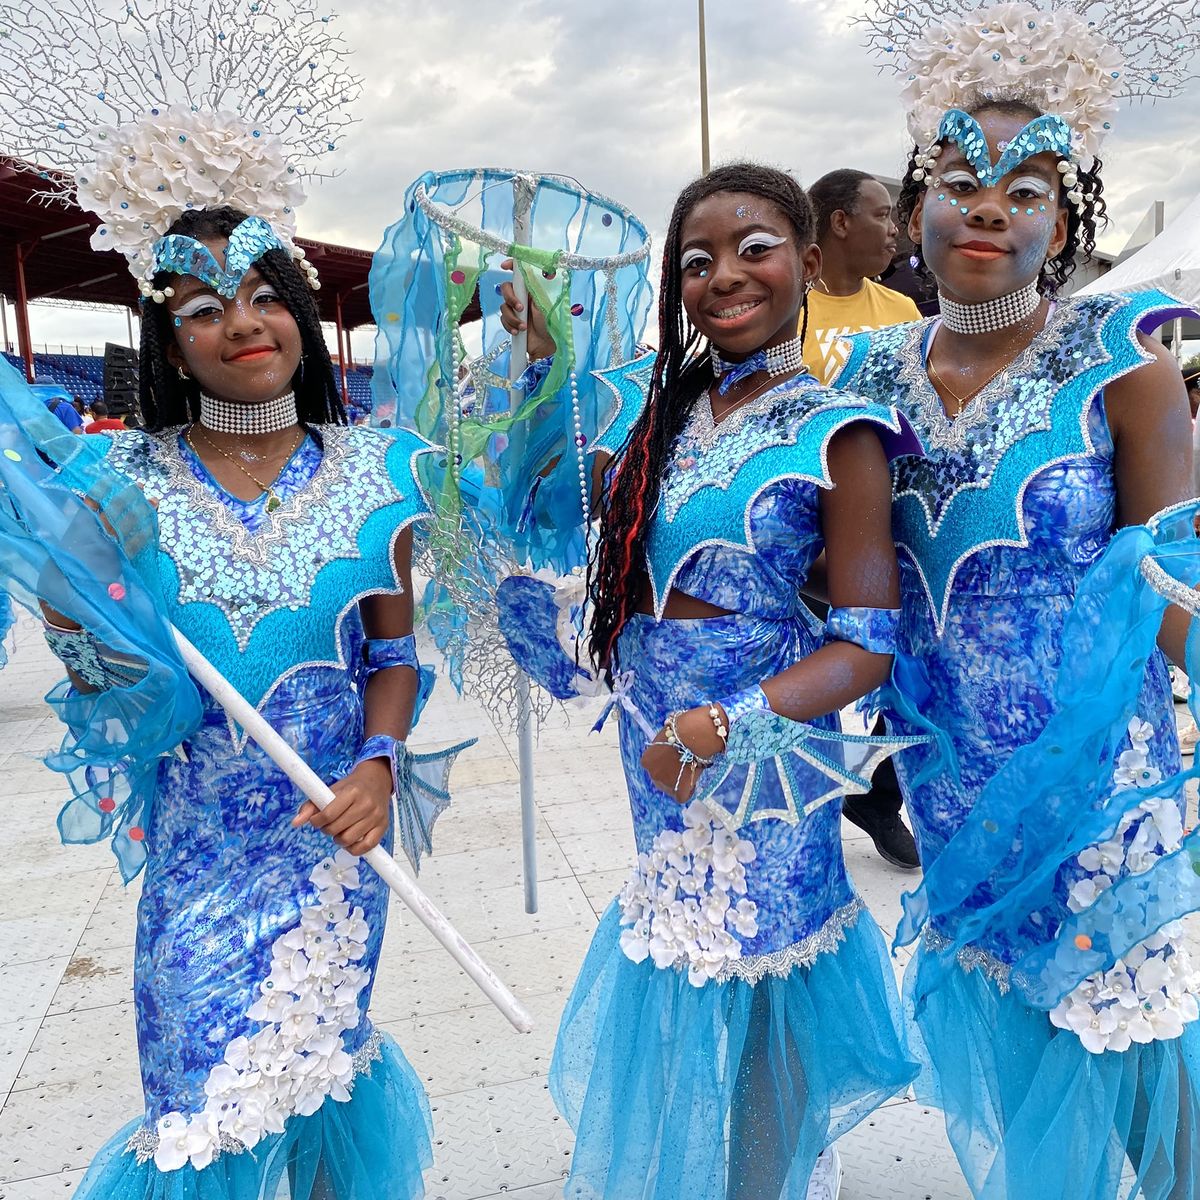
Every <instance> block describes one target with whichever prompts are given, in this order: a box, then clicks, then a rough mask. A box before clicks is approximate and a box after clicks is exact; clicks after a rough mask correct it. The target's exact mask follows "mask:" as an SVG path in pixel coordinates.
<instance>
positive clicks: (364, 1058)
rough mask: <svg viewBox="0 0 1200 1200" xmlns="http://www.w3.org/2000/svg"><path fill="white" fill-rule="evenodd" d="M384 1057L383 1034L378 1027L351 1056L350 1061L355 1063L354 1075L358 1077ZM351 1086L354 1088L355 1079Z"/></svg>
mask: <svg viewBox="0 0 1200 1200" xmlns="http://www.w3.org/2000/svg"><path fill="white" fill-rule="evenodd" d="M382 1058H383V1034H382V1033H380V1032H379V1030H378V1029H372V1030H371V1033H370V1036H369V1037H368V1038H367V1040H366V1041H365V1042H363V1044H362V1045H361V1046H359V1048H358V1049H357V1050H355V1052H354V1053H353V1054H352V1055H351V1056H350V1062H351V1064H352V1065H353V1069H354V1075H355V1078H357V1077H358V1076H359V1075H361V1074H362V1073H363V1072H364V1071H369V1070H370V1069H371V1064H372V1063H373V1062H379V1061H380V1059H382ZM350 1086H351V1088H353V1086H354V1080H351V1081H350Z"/></svg>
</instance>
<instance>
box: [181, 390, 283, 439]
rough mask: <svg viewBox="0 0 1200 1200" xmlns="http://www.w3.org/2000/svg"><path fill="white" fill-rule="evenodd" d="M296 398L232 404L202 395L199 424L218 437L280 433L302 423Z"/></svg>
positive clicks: (279, 397)
mask: <svg viewBox="0 0 1200 1200" xmlns="http://www.w3.org/2000/svg"><path fill="white" fill-rule="evenodd" d="M299 419H300V418H299V416H298V415H297V413H296V397H295V394H294V393H292V392H284V393H283V395H282V396H278V397H277V398H276V399H274V400H268V401H267V402H266V403H265V404H231V403H230V402H229V401H228V400H218V399H217V398H216V397H215V396H210V395H208V394H207V393H206V392H201V393H200V424H201V425H203V426H204V427H205V428H206V429H211V430H213V431H214V432H216V433H235V434H238V433H240V434H248V433H278V432H279V431H280V430H281V429H290V428H291V427H292V426H293V425H295V424H297V423H298V422H299Z"/></svg>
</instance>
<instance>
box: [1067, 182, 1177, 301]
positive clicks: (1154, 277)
mask: <svg viewBox="0 0 1200 1200" xmlns="http://www.w3.org/2000/svg"><path fill="white" fill-rule="evenodd" d="M1152 288H1158V289H1159V290H1161V291H1164V292H1168V293H1169V294H1170V295H1172V296H1176V297H1178V298H1179V299H1180V300H1182V301H1184V303H1185V304H1189V305H1192V306H1200V196H1197V197H1196V198H1195V199H1194V200H1193V201H1192V202H1191V204H1189V205H1188V206H1187V208H1185V209H1184V210H1183V212H1181V213H1180V214H1179V216H1178V217H1176V218H1175V220H1174V221H1172V222H1171V223H1170V224H1169V225H1168V226H1167V227H1166V228H1165V229H1164V230H1163V231H1162V233H1160V234H1159V235H1158V237H1156V238H1155V239H1154V240H1153V241H1152V242H1149V243H1148V244H1147V245H1145V246H1143V247H1142V248H1141V249H1140V250H1139V251H1138V252H1137V253H1136V254H1132V255H1130V256H1129V257H1128V258H1127V259H1125V261H1124V262H1121V263H1118V264H1117V265H1116V266H1115V267H1113V269H1112V270H1111V271H1109V272H1107V273H1106V274H1104V275H1101V276H1100V278H1099V279H1095V280H1093V281H1092V282H1091V283H1089V284H1088V285H1087V286H1086V287H1083V288H1080V289H1079V291H1078V292H1077V293H1076V295H1080V296H1086V295H1089V294H1091V293H1094V292H1145V291H1149V290H1151V289H1152Z"/></svg>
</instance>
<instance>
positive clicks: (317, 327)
mask: <svg viewBox="0 0 1200 1200" xmlns="http://www.w3.org/2000/svg"><path fill="white" fill-rule="evenodd" d="M245 219H246V214H245V213H243V212H239V211H238V210H237V209H236V208H229V207H224V208H204V209H194V210H191V209H190V210H188V211H187V212H185V213H183V214H182V215H181V216H180V217H179V219H178V220H177V221H176V222H175V223H174V224H173V225H172V226H171V228H170V229H169V230H167V232H168V233H179V234H184V235H186V236H187V237H193V238H196V239H197V240H203V239H205V238H227V237H229V235H230V234H231V233H233V231H234V230H235V229H236V228H237V227H238V225H240V224H241V223H242V222H243V221H244V220H245ZM255 265H256V266H257V267H258V270H259V272H260V274H261V275H262V277H263V279H264V280H265V282H267V283H269V284H270V285H271V287H273V288H274V289H275V293H276V295H278V297H279V299H280V300H281V301H282V302H283V305H284V307H286V308H287V310H288V312H290V313H291V314H292V316H293V317H294V318H295V320H296V325H297V326H298V327H299V330H300V342H301V346H302V352H303V358H302V359H301V360H300V369H299V370H298V371H297V372H296V374H295V376H294V377H293V379H292V390H293V391H294V392H295V393H296V411H297V414H298V415H299V417H300V420H301V421H304V422H305V423H306V424H310V425H319V424H337V425H344V424H345V423H346V410H345V408H344V407H343V406H342V400H341V397H340V396H339V394H338V389H337V382H336V380H335V379H334V374H333V362H332V360H331V359H330V357H329V347H328V346H326V344H325V335H324V333H323V332H322V330H321V318H320V315H319V314H318V312H317V304H316V301H315V300H314V299H313V293H312V288H311V287H309V285H308V282H307V280H306V279H305V278H304V275H303V274H302V273H301V271H300V268H299V267H298V266H297V265H296V262H295V260H294V259H293V258H292V257H291V255H289V254H288V253H287V252H286V251H284V250H268V251H267V253H266V254H264V255H263V256H262V258H260V259H259V260H258V261H257V263H256V264H255ZM174 278H176V277H175V276H173V275H171V274H169V273H167V272H162V273H160V274H159V275H157V276H156V277H155V280H154V286H155V287H156V288H159V289H161V288H164V287H169V286H170V284H171V281H172V279H174ZM174 341H175V329H174V326H173V325H172V323H171V314H170V311H169V309H168V306H167V305H166V304H156V303H155V302H154V301H153V300H143V301H142V351H141V362H140V365H139V372H138V392H139V398H140V401H141V408H142V419H143V421H144V422H145V425H146V428H147V429H149V430H151V431H154V430H159V429H167V428H170V427H172V426H174V425H184V424H186V423H187V422H189V421H195V420H196V419H197V418H198V417H199V416H200V386H199V384H197V382H196V381H195V379H192V378H190V377H188V378H186V379H181V378H180V377H179V373H178V372H177V371H176V370H175V368H174V367H173V366H171V363H170V360H169V359H168V358H167V347H168V346H170V345H172V344H173V343H174Z"/></svg>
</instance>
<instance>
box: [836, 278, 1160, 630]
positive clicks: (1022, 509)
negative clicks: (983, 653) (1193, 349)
mask: <svg viewBox="0 0 1200 1200" xmlns="http://www.w3.org/2000/svg"><path fill="white" fill-rule="evenodd" d="M1175 308H1178V303H1177V302H1176V301H1172V300H1171V299H1170V297H1167V296H1164V295H1163V294H1161V293H1155V292H1145V293H1139V294H1138V295H1136V296H1133V297H1129V296H1108V295H1100V296H1088V297H1085V298H1083V299H1078V300H1065V301H1062V302H1060V303H1059V304H1058V306H1057V307H1056V309H1055V310H1054V311H1053V313H1052V314H1051V316H1050V318H1049V320H1048V321H1047V323H1046V327H1045V329H1044V330H1043V331H1042V333H1041V334H1039V336H1038V337H1037V338H1035V339H1034V341H1033V343H1032V344H1031V345H1030V346H1029V347H1028V349H1027V350H1026V351H1025V352H1024V353H1023V354H1021V355H1020V356H1018V358H1017V359H1016V360H1015V361H1014V362H1013V364H1012V365H1011V366H1010V367H1008V368H1007V369H1006V370H1005V371H1003V372H1002V373H1001V374H1000V375H999V376H998V377H997V378H996V379H995V380H993V381H992V382H991V383H990V384H989V385H988V386H987V387H985V388H984V389H983V390H982V391H981V392H980V393H979V394H978V395H977V396H975V397H974V398H973V399H972V400H971V401H970V402H969V403H968V404H967V405H966V407H965V408H964V409H963V412H962V415H961V416H959V417H958V418H957V419H955V420H953V421H951V420H950V418H949V417H948V416H947V415H946V412H945V410H944V408H943V406H942V402H941V400H940V398H939V397H938V395H937V393H936V391H935V390H934V389H933V386H932V384H931V383H930V382H929V378H928V375H927V373H926V370H925V358H926V354H927V352H928V347H929V342H930V340H931V336H932V334H933V332H934V330H935V322H934V321H933V320H929V321H923V322H920V323H918V324H915V325H906V326H895V327H892V328H888V329H882V330H877V331H875V332H873V333H867V334H858V335H856V336H855V337H854V338H853V339H852V349H851V353H850V356H849V359H848V361H847V364H846V367H845V369H844V370H843V372H842V374H841V375H840V376H839V379H838V383H839V385H840V386H843V387H846V388H849V389H850V390H852V391H854V392H856V393H858V394H861V395H865V396H868V397H870V398H871V399H873V400H876V401H878V402H879V403H883V404H894V405H896V406H897V407H898V408H899V409H900V410H901V411H902V412H904V413H905V415H906V416H907V417H908V418H909V419H910V420H911V421H912V422H913V424H914V426H915V427H916V429H917V432H918V433H919V435H920V437H921V440H922V442H923V443H924V444H925V447H926V451H927V453H926V457H924V458H909V457H904V458H901V459H899V460H898V461H897V463H896V465H895V471H894V480H895V487H894V495H895V503H894V509H893V522H894V526H895V531H896V540H897V545H898V546H900V547H901V548H902V549H903V550H904V551H906V552H907V555H908V557H909V558H910V560H911V562H912V563H913V564H914V566H915V568H916V570H917V571H918V573H919V574H920V576H921V578H922V580H923V584H924V589H925V591H926V593H927V595H928V602H929V605H930V607H931V608H932V610H933V613H934V616H935V619H936V620H937V622H938V624H939V626H940V625H941V624H942V623H943V622H944V620H945V618H946V611H947V606H948V605H949V603H950V597H951V594H952V592H953V591H954V590H955V589H956V587H957V586H958V584H957V580H958V578H959V576H960V575H961V574H962V573H963V572H964V571H967V572H970V571H971V570H972V568H971V565H970V564H972V563H973V562H974V561H975V560H976V559H978V557H979V555H980V552H981V551H984V550H987V549H989V548H991V547H1002V546H1013V547H1024V546H1025V545H1026V544H1027V543H1028V542H1029V540H1030V539H1031V538H1033V537H1035V536H1036V531H1035V530H1034V529H1033V528H1031V526H1030V521H1031V520H1032V519H1033V517H1034V514H1035V513H1036V511H1037V507H1038V505H1037V503H1036V501H1034V502H1033V503H1031V504H1029V505H1028V506H1027V505H1026V499H1027V497H1026V490H1027V489H1029V488H1031V487H1032V485H1033V481H1034V479H1035V477H1037V476H1039V475H1041V474H1042V473H1043V472H1045V471H1046V470H1047V469H1048V468H1050V467H1052V466H1053V464H1057V463H1062V464H1075V465H1076V469H1083V470H1085V471H1089V470H1091V471H1092V472H1093V473H1094V471H1095V469H1096V464H1097V463H1104V464H1106V463H1107V462H1108V458H1109V456H1110V455H1111V444H1110V443H1109V441H1108V435H1107V428H1106V426H1105V423H1104V421H1103V418H1102V416H1101V419H1100V420H1099V422H1098V423H1097V421H1096V419H1095V415H1094V413H1093V410H1092V407H1091V402H1092V399H1093V397H1095V396H1097V395H1098V394H1100V393H1101V392H1102V391H1103V388H1104V386H1105V385H1106V384H1108V383H1111V382H1112V381H1113V380H1114V379H1117V378H1119V377H1120V376H1122V375H1125V374H1127V373H1128V372H1130V371H1132V370H1135V369H1136V368H1137V367H1139V366H1141V365H1143V364H1144V363H1146V362H1148V361H1149V355H1148V353H1147V352H1146V351H1145V350H1143V349H1142V348H1141V346H1140V345H1139V343H1138V340H1137V334H1138V330H1139V329H1140V328H1141V327H1142V326H1144V325H1146V324H1154V320H1155V314H1156V313H1158V312H1161V311H1163V310H1172V309H1175ZM1097 435H1099V436H1100V438H1101V441H1100V442H1097V441H1096V440H1095V439H1096V437H1097ZM1088 462H1091V463H1092V464H1093V466H1092V467H1091V468H1089V467H1087V466H1086V465H1084V466H1082V467H1080V466H1079V465H1080V464H1087V463H1088ZM1107 473H1108V468H1107V466H1104V467H1103V468H1101V474H1107ZM1093 477H1094V478H1098V477H1097V476H1094V475H1093ZM1094 502H1095V501H1094V500H1093V501H1089V503H1094ZM1054 540H1055V539H1051V541H1054ZM1068 540H1069V539H1068ZM1047 544H1049V543H1047ZM1034 554H1035V556H1036V550H1035V551H1034ZM1054 554H1055V555H1061V554H1062V551H1061V549H1059V550H1056V551H1054ZM1068 557H1069V555H1068ZM996 561H997V562H998V563H1006V562H1007V563H1008V564H1009V565H1011V566H1013V567H1016V568H1017V569H1019V564H1020V563H1021V562H1022V561H1023V560H1022V559H1021V557H1020V556H1018V557H1017V558H1015V559H1007V560H1006V559H1004V558H1003V557H1001V558H1000V559H999V560H996ZM996 569H998V570H1000V571H1001V573H1003V571H1004V569H1005V568H1004V567H1003V566H1001V567H998V568H996ZM973 570H974V573H975V575H976V576H978V575H979V573H980V572H985V573H987V572H988V571H989V568H987V567H985V566H982V565H978V564H976V566H975V567H974V568H973Z"/></svg>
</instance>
